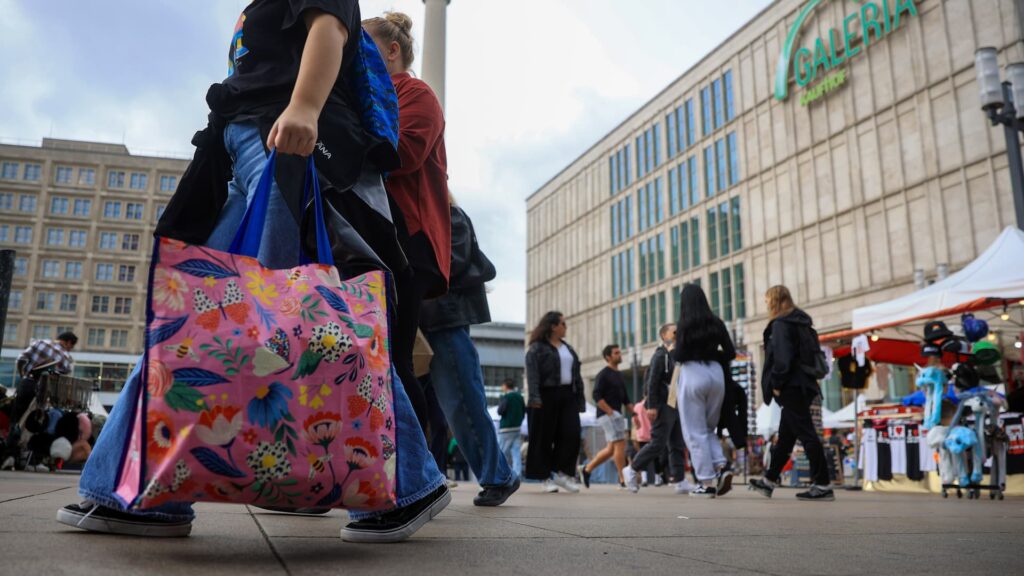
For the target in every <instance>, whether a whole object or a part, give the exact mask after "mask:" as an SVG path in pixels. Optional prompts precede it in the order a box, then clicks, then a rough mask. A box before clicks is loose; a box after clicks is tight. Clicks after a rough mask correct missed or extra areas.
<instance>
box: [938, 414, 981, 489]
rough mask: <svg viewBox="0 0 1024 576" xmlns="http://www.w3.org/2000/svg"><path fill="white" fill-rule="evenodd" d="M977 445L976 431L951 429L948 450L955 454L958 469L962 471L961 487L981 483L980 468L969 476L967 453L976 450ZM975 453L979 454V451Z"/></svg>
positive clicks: (947, 441)
mask: <svg viewBox="0 0 1024 576" xmlns="http://www.w3.org/2000/svg"><path fill="white" fill-rule="evenodd" d="M977 444H978V436H977V434H975V433H974V430H971V429H970V428H967V427H964V426H954V427H952V428H950V430H949V434H947V435H946V448H947V449H948V450H949V451H950V452H951V453H952V454H953V457H954V459H955V460H956V463H957V468H959V470H960V486H968V485H970V484H978V483H980V482H981V469H980V467H979V468H978V469H976V470H974V472H973V473H972V474H971V476H970V477H968V476H967V455H966V454H965V452H967V451H968V450H970V449H971V448H974V447H975V446H977ZM975 452H976V453H977V450H976V451H975ZM975 460H977V458H975Z"/></svg>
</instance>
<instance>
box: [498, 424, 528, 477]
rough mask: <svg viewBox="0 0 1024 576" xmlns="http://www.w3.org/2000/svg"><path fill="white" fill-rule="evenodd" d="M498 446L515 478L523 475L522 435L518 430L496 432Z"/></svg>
mask: <svg viewBox="0 0 1024 576" xmlns="http://www.w3.org/2000/svg"><path fill="white" fill-rule="evenodd" d="M498 444H499V445H500V446H501V453H502V454H504V455H505V459H506V460H508V463H509V465H511V466H512V473H513V474H515V476H516V478H518V477H520V476H522V475H523V435H522V433H521V432H520V431H519V429H518V428H517V429H515V430H502V431H500V432H498Z"/></svg>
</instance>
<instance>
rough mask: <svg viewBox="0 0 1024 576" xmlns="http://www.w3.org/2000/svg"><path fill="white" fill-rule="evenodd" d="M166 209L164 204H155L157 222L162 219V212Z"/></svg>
mask: <svg viewBox="0 0 1024 576" xmlns="http://www.w3.org/2000/svg"><path fill="white" fill-rule="evenodd" d="M166 209H167V205H166V204H157V205H156V219H157V220H159V219H160V218H162V217H163V215H164V210H166Z"/></svg>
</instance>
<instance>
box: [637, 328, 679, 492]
mask: <svg viewBox="0 0 1024 576" xmlns="http://www.w3.org/2000/svg"><path fill="white" fill-rule="evenodd" d="M658 334H659V335H660V336H661V345H660V346H658V347H657V348H656V349H655V350H654V355H653V356H651V363H650V367H648V368H647V375H646V376H645V377H644V390H645V391H646V393H647V403H646V406H647V417H648V418H650V419H651V441H650V442H649V443H648V444H647V445H646V446H644V447H643V448H642V449H641V450H640V452H638V453H637V455H636V456H635V457H633V462H632V463H631V464H630V465H629V466H630V468H632V469H633V472H634V473H639V472H641V471H643V470H646V469H647V466H648V464H650V463H651V462H653V461H654V460H655V459H657V458H659V457H661V455H662V454H663V453H664V452H665V450H666V449H667V450H668V480H669V482H673V483H675V488H676V493H677V494H685V493H687V492H689V491H690V490H692V489H693V485H692V484H690V483H689V482H687V481H686V478H685V476H686V444H684V443H683V428H682V426H681V425H680V423H679V412H678V411H676V409H675V408H673V407H672V406H669V405H668V387H669V385H670V380H671V379H672V370H673V367H674V366H675V362H674V361H673V360H672V355H671V350H672V345H673V344H674V343H675V340H676V325H675V324H665V325H664V326H662V327H661V330H660V331H659V333H658Z"/></svg>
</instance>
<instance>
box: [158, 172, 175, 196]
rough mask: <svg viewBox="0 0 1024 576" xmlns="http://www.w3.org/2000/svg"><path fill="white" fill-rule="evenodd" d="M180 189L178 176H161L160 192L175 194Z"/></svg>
mask: <svg viewBox="0 0 1024 576" xmlns="http://www.w3.org/2000/svg"><path fill="white" fill-rule="evenodd" d="M177 188H178V177H177V176H161V177H160V191H161V192H174V191H175V190H176V189H177Z"/></svg>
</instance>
